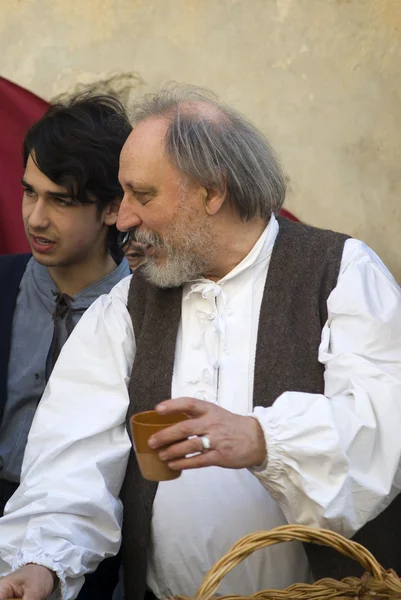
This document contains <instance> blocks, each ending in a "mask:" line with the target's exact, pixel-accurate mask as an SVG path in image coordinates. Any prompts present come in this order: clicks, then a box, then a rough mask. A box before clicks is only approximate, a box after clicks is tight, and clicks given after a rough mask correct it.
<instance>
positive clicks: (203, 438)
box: [199, 435, 210, 452]
mask: <svg viewBox="0 0 401 600" xmlns="http://www.w3.org/2000/svg"><path fill="white" fill-rule="evenodd" d="M199 439H200V441H201V442H202V446H203V452H207V451H208V450H210V440H209V438H208V437H207V435H201V436H200V438H199Z"/></svg>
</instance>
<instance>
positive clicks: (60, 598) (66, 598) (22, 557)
mask: <svg viewBox="0 0 401 600" xmlns="http://www.w3.org/2000/svg"><path fill="white" fill-rule="evenodd" d="M28 564H34V565H39V566H40V567H47V568H48V569H50V571H53V572H54V573H55V574H56V576H57V581H56V583H55V587H54V590H53V592H52V593H51V595H50V596H49V599H51V600H70V599H71V598H73V597H74V598H75V596H76V594H72V590H71V587H70V586H67V582H66V577H65V575H64V571H63V569H62V568H61V567H60V565H58V564H57V563H56V562H54V560H53V559H52V558H50V556H48V555H46V554H44V553H39V554H35V553H33V554H30V553H26V552H22V551H19V552H18V554H17V557H16V559H15V560H14V562H13V565H12V571H16V570H17V569H20V568H22V567H25V566H26V565H28ZM77 581H78V580H77ZM82 583H83V582H82ZM74 587H75V586H74ZM81 587H82V585H80V586H79V588H78V591H79V589H80V588H81ZM74 592H76V593H78V592H77V591H76V590H74Z"/></svg>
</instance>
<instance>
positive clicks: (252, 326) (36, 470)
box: [0, 218, 401, 600]
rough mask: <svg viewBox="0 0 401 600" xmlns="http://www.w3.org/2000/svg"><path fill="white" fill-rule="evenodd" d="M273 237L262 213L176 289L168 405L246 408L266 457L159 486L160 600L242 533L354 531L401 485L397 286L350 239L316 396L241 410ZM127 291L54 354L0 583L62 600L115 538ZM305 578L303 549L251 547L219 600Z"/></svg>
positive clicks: (182, 587) (273, 227)
mask: <svg viewBox="0 0 401 600" xmlns="http://www.w3.org/2000/svg"><path fill="white" fill-rule="evenodd" d="M277 232H278V223H277V221H276V219H274V218H272V219H271V221H270V223H269V225H268V227H267V228H266V230H265V232H264V233H263V234H262V236H261V237H260V239H259V240H258V242H257V243H256V245H255V246H254V248H253V249H252V250H251V252H250V253H249V255H248V256H247V257H246V258H245V259H244V260H243V261H242V262H241V263H240V264H239V265H237V267H235V268H234V269H233V270H232V271H231V272H230V273H229V274H228V275H226V277H224V278H223V279H222V280H221V281H219V282H217V283H214V282H212V281H208V280H199V281H196V282H192V283H189V284H187V285H186V286H185V288H184V291H183V297H182V316H181V323H180V327H179V332H178V339H177V345H176V356H175V366H174V375H173V381H172V397H179V396H192V397H196V398H199V399H202V400H205V401H208V402H217V403H218V404H219V405H220V406H222V407H224V408H226V409H228V410H231V411H233V412H236V413H240V414H248V413H250V412H252V413H253V415H254V416H256V417H257V418H258V419H259V422H260V423H261V425H262V428H263V431H264V435H265V438H266V442H267V448H268V461H267V463H266V465H264V466H263V468H260V469H251V470H247V469H241V470H228V469H221V468H218V467H209V468H206V469H199V470H193V471H184V472H183V473H182V475H181V477H180V478H179V479H177V480H175V481H171V482H164V483H161V484H160V485H159V487H158V492H157V495H156V498H155V503H154V508H153V518H152V543H151V547H150V550H149V565H148V585H149V587H150V588H151V589H152V590H153V592H154V593H155V594H156V596H158V597H160V598H161V597H165V596H168V595H173V594H183V595H188V596H193V595H194V593H195V591H196V589H197V587H198V586H199V584H200V583H201V580H202V578H203V576H204V575H205V573H206V571H207V570H208V569H209V567H210V566H211V565H212V564H214V563H215V562H216V561H217V560H218V559H219V558H220V557H221V556H222V555H223V554H224V553H225V552H227V550H228V549H229V547H230V546H231V545H232V544H233V543H234V542H236V541H237V540H238V539H239V538H240V537H242V536H243V535H245V534H247V533H250V532H253V531H257V530H260V529H270V528H272V527H275V526H278V525H282V524H284V523H286V522H287V521H288V522H296V523H300V524H305V525H312V526H316V527H327V528H329V529H333V530H335V531H338V532H340V533H343V534H345V535H347V536H350V535H352V534H353V533H354V532H355V531H357V530H358V529H359V528H360V527H362V526H363V525H364V524H365V523H366V522H367V521H368V520H370V519H372V518H374V517H375V516H376V515H377V514H378V513H379V512H381V511H382V510H383V509H384V508H385V507H386V506H387V505H388V504H389V503H390V501H391V500H392V498H393V497H394V496H395V495H396V494H397V493H398V492H399V491H400V490H401V471H400V457H401V435H400V431H401V318H400V317H401V291H400V288H399V287H398V285H397V283H396V282H395V281H394V279H393V278H392V276H391V275H390V273H389V272H388V270H387V269H386V267H385V266H384V265H383V263H382V262H381V261H380V259H379V258H378V257H377V256H376V255H375V254H374V252H372V250H370V249H369V248H368V247H367V246H365V245H364V244H363V243H362V242H360V241H358V240H354V239H351V240H348V241H347V242H346V243H345V246H344V252H343V257H342V261H341V268H340V274H339V278H338V283H337V286H336V288H335V289H334V290H333V292H332V293H331V295H330V297H329V299H328V320H327V323H326V325H325V327H324V329H323V331H322V339H321V344H320V347H319V356H318V358H319V361H320V362H322V363H323V364H324V366H325V394H324V395H319V394H307V393H302V392H292V391H288V392H285V393H284V394H282V395H281V396H280V397H279V398H278V399H277V400H276V401H275V403H274V404H273V406H272V407H270V408H267V409H265V408H262V407H255V408H253V405H252V390H253V371H254V360H255V349H256V336H257V328H258V318H259V311H260V305H261V300H262V294H263V288H264V284H265V280H266V274H267V271H268V267H269V262H270V257H271V252H272V249H273V245H274V241H275V239H276V236H277ZM129 284H130V278H126V279H124V280H123V281H122V282H120V283H119V284H118V285H117V286H116V287H115V288H114V289H113V290H112V292H111V293H110V294H109V295H108V296H102V297H101V298H99V299H98V300H97V301H96V302H95V303H94V304H93V305H92V307H91V308H89V309H88V311H87V312H86V313H85V315H84V316H83V317H82V319H81V321H80V323H79V324H78V325H77V327H76V328H75V330H74V332H73V334H72V335H71V337H70V340H69V341H68V342H67V344H66V345H65V346H64V348H63V350H62V353H61V355H60V359H59V361H58V363H57V364H56V367H55V369H54V371H53V374H52V377H51V379H50V382H49V384H48V387H47V389H46V391H45V394H44V397H43V399H42V401H41V404H40V407H39V409H38V411H37V413H36V416H35V419H34V423H33V427H32V430H31V433H30V436H29V442H28V446H27V450H26V454H25V458H24V464H23V472H22V483H21V486H20V488H19V490H18V491H17V492H16V494H15V495H14V496H13V498H12V499H11V500H10V502H9V503H8V505H7V509H6V515H5V516H4V517H3V518H2V519H0V540H1V544H0V573H1V574H5V573H7V572H9V571H10V570H11V569H13V568H17V567H18V566H21V565H23V564H26V563H28V562H35V563H38V564H43V565H46V566H48V567H49V568H51V569H53V570H54V571H56V572H57V574H58V576H59V578H60V580H61V590H62V593H63V595H64V598H65V599H66V600H69V599H71V598H74V597H75V595H76V594H77V592H78V590H79V588H80V586H81V584H82V582H83V578H82V575H83V574H84V573H85V572H87V571H88V570H93V569H94V568H95V566H96V565H97V563H98V562H99V561H100V560H101V559H102V558H104V557H105V556H109V555H111V554H113V553H115V552H116V551H117V550H118V547H119V544H120V523H121V517H122V510H121V505H120V502H119V500H118V499H117V498H118V493H119V490H120V487H121V484H122V481H123V478H124V474H125V468H126V463H127V458H128V453H129V450H130V442H129V438H128V435H127V432H126V429H125V415H126V411H127V406H128V402H129V399H128V392H127V384H128V381H129V377H130V372H131V367H132V363H133V360H134V356H135V338H134V333H133V329H132V323H131V318H130V316H129V314H128V311H127V306H126V305H127V294H128V289H129ZM309 576H310V575H309V569H308V564H307V560H306V556H305V554H304V550H303V547H302V546H301V545H300V544H298V543H291V544H286V545H281V546H275V547H273V548H268V549H266V550H263V551H258V552H257V553H256V554H254V555H253V556H252V557H251V558H250V559H248V560H247V561H246V562H245V563H243V564H242V565H240V566H238V567H236V569H235V570H234V571H233V572H231V573H230V574H229V575H228V576H227V577H226V578H225V580H224V582H223V584H222V586H221V587H220V589H219V592H220V593H222V594H227V595H228V594H234V593H235V594H243V595H249V594H251V593H254V592H256V591H258V590H260V589H263V588H271V587H278V588H280V587H285V586H287V585H290V584H291V583H294V582H296V581H306V580H308V579H309Z"/></svg>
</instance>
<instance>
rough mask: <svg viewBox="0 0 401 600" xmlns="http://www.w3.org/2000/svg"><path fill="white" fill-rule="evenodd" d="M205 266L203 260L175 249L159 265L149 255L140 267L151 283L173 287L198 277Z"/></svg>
mask: <svg viewBox="0 0 401 600" xmlns="http://www.w3.org/2000/svg"><path fill="white" fill-rule="evenodd" d="M207 267H208V265H207V264H206V261H205V260H202V259H200V258H199V257H197V256H194V255H192V256H191V255H190V254H188V253H187V254H184V253H181V252H177V251H175V252H174V253H171V254H169V256H167V257H166V258H165V259H164V261H163V264H161V265H158V264H157V263H156V261H155V260H153V257H149V258H148V260H147V262H146V263H145V264H144V266H143V267H142V272H143V274H144V275H145V277H146V279H148V280H149V281H150V282H151V283H153V285H155V286H157V287H160V288H173V287H180V286H181V285H184V283H187V282H188V281H193V280H194V279H199V278H200V277H201V276H202V273H204V272H205V271H206V270H207Z"/></svg>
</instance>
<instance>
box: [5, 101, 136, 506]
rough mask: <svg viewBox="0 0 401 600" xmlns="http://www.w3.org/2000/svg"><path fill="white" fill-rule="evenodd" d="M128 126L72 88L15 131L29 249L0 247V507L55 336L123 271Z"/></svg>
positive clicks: (15, 472)
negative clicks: (17, 251) (15, 251)
mask: <svg viewBox="0 0 401 600" xmlns="http://www.w3.org/2000/svg"><path fill="white" fill-rule="evenodd" d="M130 131H131V126H130V124H129V121H128V119H127V117H126V115H125V113H124V109H123V107H122V106H121V104H120V103H119V102H118V101H117V100H115V99H114V98H111V97H108V96H88V95H81V96H78V97H76V98H75V99H74V100H72V101H71V102H70V103H69V104H68V105H55V106H52V107H51V108H50V109H49V110H48V111H47V113H46V114H45V115H44V116H43V118H42V119H41V120H40V121H38V122H37V123H36V124H35V125H33V127H32V128H31V129H30V130H29V131H28V134H27V136H26V138H25V141H24V146H23V158H24V166H25V172H24V176H23V179H22V186H23V190H24V191H23V200H22V216H23V221H24V226H25V231H26V235H27V237H28V240H29V243H30V245H31V248H32V255H10V256H1V257H0V284H1V289H2V290H3V294H2V296H1V298H0V319H1V321H0V323H1V327H0V328H1V332H2V335H1V340H0V358H1V361H0V423H1V426H0V515H2V514H3V511H4V506H5V504H6V502H7V501H8V499H9V498H10V497H11V495H12V494H13V493H14V491H15V490H16V489H17V487H18V484H19V480H20V474H21V465H22V459H23V455H24V450H25V445H26V441H27V437H28V433H29V430H30V427H31V423H32V420H33V417H34V414H35V411H36V408H37V406H38V403H39V401H40V399H41V396H42V394H43V391H44V389H45V385H46V382H47V380H48V378H49V376H50V373H51V371H52V369H53V367H54V363H55V361H56V360H57V357H58V355H59V352H60V350H61V348H62V346H63V344H64V342H65V341H66V340H67V338H68V336H69V334H70V333H71V331H72V329H73V328H74V326H75V325H76V323H77V322H78V321H79V319H80V318H81V316H82V315H83V313H84V312H85V310H86V309H87V308H88V307H89V306H90V305H91V304H92V302H93V301H94V300H96V298H98V297H99V296H100V295H101V294H107V293H108V292H109V291H110V290H111V288H112V287H113V286H114V285H115V284H116V283H118V282H119V281H120V280H121V279H122V278H123V277H125V276H127V275H128V274H129V272H130V271H129V266H128V263H127V261H126V259H125V258H123V259H122V256H123V255H122V252H121V251H120V250H118V247H117V236H118V232H117V230H116V226H115V224H116V220H117V213H118V208H119V204H120V201H121V197H122V189H121V187H120V185H119V182H118V178H117V174H118V163H119V155H120V151H121V148H122V146H123V144H124V142H125V140H126V139H127V137H128V135H129V133H130ZM76 417H77V419H79V415H76ZM66 427H68V423H66Z"/></svg>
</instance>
